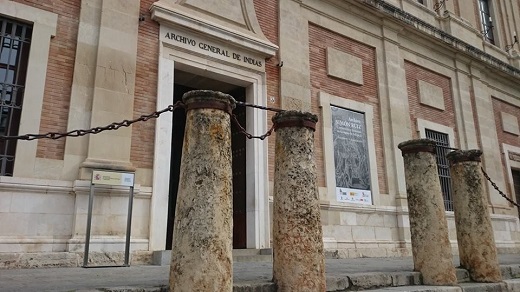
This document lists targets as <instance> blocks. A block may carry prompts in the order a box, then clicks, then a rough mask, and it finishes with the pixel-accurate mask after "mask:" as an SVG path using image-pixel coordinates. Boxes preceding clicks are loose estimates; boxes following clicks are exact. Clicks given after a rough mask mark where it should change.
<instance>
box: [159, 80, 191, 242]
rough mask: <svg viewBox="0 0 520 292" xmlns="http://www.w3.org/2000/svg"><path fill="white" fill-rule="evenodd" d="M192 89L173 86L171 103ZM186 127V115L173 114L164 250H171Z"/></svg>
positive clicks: (177, 111) (180, 111) (181, 112)
mask: <svg viewBox="0 0 520 292" xmlns="http://www.w3.org/2000/svg"><path fill="white" fill-rule="evenodd" d="M190 90H194V89H193V88H190V87H186V86H182V85H178V84H175V86H174V88H173V102H174V103H175V102H177V101H179V100H182V95H183V94H184V93H186V92H188V91H190ZM185 126H186V113H185V112H184V110H182V109H179V110H176V111H175V112H174V113H173V118H172V141H171V143H172V144H171V147H172V149H171V158H170V191H169V196H168V223H167V229H166V249H167V250H171V249H172V243H173V242H172V240H173V226H174V221H175V206H176V204H177V191H178V189H179V176H180V170H181V157H182V144H183V142H184V127H185Z"/></svg>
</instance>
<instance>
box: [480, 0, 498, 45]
mask: <svg viewBox="0 0 520 292" xmlns="http://www.w3.org/2000/svg"><path fill="white" fill-rule="evenodd" d="M489 4H490V3H489V0H479V1H478V7H479V13H480V22H481V23H482V34H483V35H484V37H485V38H486V40H487V41H488V42H490V43H492V44H495V37H494V36H493V18H491V10H490V7H489V6H490V5H489Z"/></svg>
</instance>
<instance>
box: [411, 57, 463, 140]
mask: <svg viewBox="0 0 520 292" xmlns="http://www.w3.org/2000/svg"><path fill="white" fill-rule="evenodd" d="M404 67H405V71H406V87H407V92H408V100H409V104H410V119H411V121H412V129H413V130H412V132H413V134H412V136H413V138H415V139H417V138H419V134H418V133H417V118H419V119H423V120H427V121H431V122H434V123H437V124H441V125H444V126H447V127H450V128H453V131H454V135H455V137H454V138H455V144H456V145H450V146H451V147H457V145H458V144H459V143H458V139H457V137H458V136H457V128H456V124H455V112H454V109H453V97H452V94H451V81H450V78H449V77H446V76H443V75H440V74H437V73H435V72H432V71H430V70H428V69H426V68H423V67H420V66H418V65H416V64H413V63H410V62H405V65H404ZM418 80H422V81H425V82H428V83H430V84H433V85H435V86H438V87H440V88H442V93H443V96H444V109H445V110H444V111H443V110H439V109H436V108H433V107H429V106H426V105H423V104H420V103H419V89H418V87H417V81H418ZM432 130H434V131H435V129H432ZM450 138H451V137H450Z"/></svg>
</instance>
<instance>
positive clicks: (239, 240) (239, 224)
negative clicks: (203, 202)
mask: <svg viewBox="0 0 520 292" xmlns="http://www.w3.org/2000/svg"><path fill="white" fill-rule="evenodd" d="M230 94H231V95H232V96H233V97H234V98H235V99H236V100H239V101H245V89H244V88H239V89H237V90H234V91H233V92H230ZM233 113H234V114H235V115H236V117H237V120H238V122H239V123H240V124H241V125H242V127H244V128H245V127H246V109H245V108H244V107H243V106H237V108H235V109H234V110H233ZM231 149H232V159H233V248H247V236H246V233H247V224H246V215H247V213H246V211H247V210H246V137H245V136H244V134H242V133H241V132H240V130H239V127H237V126H236V125H235V123H234V122H233V120H232V121H231Z"/></svg>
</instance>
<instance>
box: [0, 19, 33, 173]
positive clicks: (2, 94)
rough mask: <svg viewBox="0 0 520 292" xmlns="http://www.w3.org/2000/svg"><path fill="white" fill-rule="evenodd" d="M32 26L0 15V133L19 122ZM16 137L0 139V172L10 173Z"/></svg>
mask: <svg viewBox="0 0 520 292" xmlns="http://www.w3.org/2000/svg"><path fill="white" fill-rule="evenodd" d="M31 36H32V26H31V25H30V24H26V23H22V22H18V21H15V20H12V19H8V18H4V17H0V135H4V136H16V135H18V129H19V126H20V117H21V114H22V103H23V96H24V91H25V78H26V71H27V63H28V59H29V49H30V45H31ZM15 152H16V140H10V141H0V175H3V176H12V175H13V168H14V159H15Z"/></svg>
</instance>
